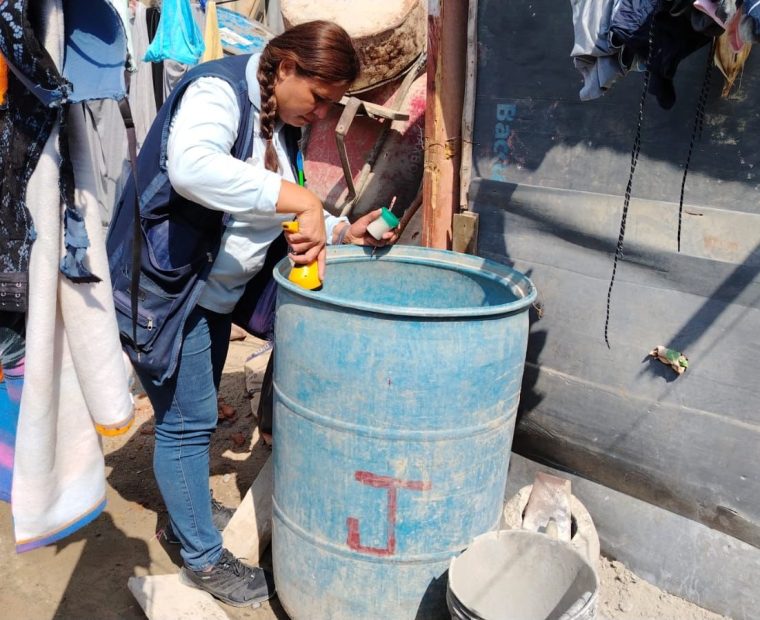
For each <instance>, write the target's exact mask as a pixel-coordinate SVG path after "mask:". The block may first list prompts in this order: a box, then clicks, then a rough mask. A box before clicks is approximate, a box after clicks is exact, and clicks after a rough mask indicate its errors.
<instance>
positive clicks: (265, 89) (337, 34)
mask: <svg viewBox="0 0 760 620" xmlns="http://www.w3.org/2000/svg"><path fill="white" fill-rule="evenodd" d="M285 59H289V60H291V61H293V63H295V66H296V71H297V72H298V74H299V75H301V76H304V77H308V78H314V79H317V80H320V81H323V82H327V83H329V84H342V83H345V84H350V83H351V82H353V81H354V80H356V78H357V77H358V76H359V56H358V55H357V53H356V50H355V49H354V45H353V43H352V42H351V37H350V36H348V33H347V32H346V31H345V30H344V29H343V28H341V27H340V26H338V25H337V24H335V23H333V22H328V21H322V20H318V21H311V22H305V23H303V24H298V25H297V26H293V27H292V28H289V29H288V30H286V31H285V32H283V33H282V34H281V35H278V36H276V37H275V38H273V39H272V40H271V41H269V43H268V44H267V46H266V47H265V48H264V51H263V52H262V53H261V59H260V60H259V70H258V73H257V74H256V77H257V79H258V81H259V88H260V89H261V114H260V125H261V127H260V131H261V137H262V138H264V139H265V140H266V143H267V146H266V152H265V155H264V166H265V167H266V169H267V170H272V171H273V172H277V171H278V170H279V164H278V161H277V153H276V152H275V149H274V144H272V137H273V135H274V125H275V122H276V120H277V99H276V98H275V95H274V86H275V80H276V77H277V68H278V67H279V66H280V62H282V61H283V60H285Z"/></svg>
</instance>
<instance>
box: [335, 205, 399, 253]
mask: <svg viewBox="0 0 760 620" xmlns="http://www.w3.org/2000/svg"><path fill="white" fill-rule="evenodd" d="M382 212H383V210H382V209H375V210H374V211H370V212H369V213H367V215H363V216H362V217H360V218H359V219H358V220H356V221H355V222H354V223H353V224H351V226H350V228H349V229H348V232H347V233H346V236H345V237H344V239H343V242H344V243H353V244H354V245H371V246H374V247H376V248H381V247H383V246H386V245H392V244H394V243H396V241H398V234H399V233H398V229H397V228H393V229H391V230H389V231H388V232H386V233H384V234H383V236H382V238H381V239H380V240H378V239H375V238H374V237H373V236H372V235H370V234H369V233H368V232H367V226H369V225H370V223H371V222H374V221H375V220H376V219H377V218H379V217H380V214H381V213H382Z"/></svg>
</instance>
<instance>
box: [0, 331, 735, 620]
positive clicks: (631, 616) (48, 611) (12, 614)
mask: <svg viewBox="0 0 760 620" xmlns="http://www.w3.org/2000/svg"><path fill="white" fill-rule="evenodd" d="M258 346H259V342H258V341H256V340H255V339H253V338H250V337H249V338H247V339H246V340H245V341H242V342H233V343H231V347H230V354H229V356H228V358H227V364H226V368H225V373H224V377H223V379H222V386H221V392H222V395H223V397H224V399H225V400H226V402H227V403H229V404H230V405H232V406H233V407H235V409H236V411H237V416H236V417H235V419H234V420H229V421H224V422H222V423H220V425H219V428H218V430H217V433H216V435H215V437H214V441H213V444H212V459H211V473H212V476H211V487H212V489H213V491H214V495H215V497H216V498H217V499H219V500H220V501H222V502H223V503H225V504H227V505H229V506H235V505H237V503H238V502H239V501H240V499H241V497H242V496H243V495H244V494H245V491H246V490H247V489H248V487H249V486H250V485H251V482H252V481H253V479H254V478H255V476H256V474H257V472H258V470H259V469H260V468H261V466H262V465H263V463H264V461H265V460H266V458H267V456H268V455H269V451H268V448H266V447H265V446H264V445H263V444H262V443H261V442H260V441H259V437H258V433H257V431H255V424H254V418H253V416H252V414H251V401H250V399H249V398H248V395H247V393H246V389H245V377H244V372H243V364H244V361H245V360H246V358H247V357H248V356H249V355H250V354H251V353H252V352H253V351H254V350H255V349H256V348H258ZM253 402H254V404H255V402H256V401H255V400H254V401H253ZM151 416H152V412H151V409H150V405H149V403H147V401H146V400H145V399H140V398H138V400H137V420H136V424H135V425H134V427H133V429H132V430H131V431H130V432H129V433H128V434H127V435H125V436H122V437H117V438H112V439H107V440H106V441H105V443H104V449H105V452H106V475H107V477H108V508H107V510H106V512H105V513H104V514H103V515H101V516H100V517H99V518H98V519H96V520H95V521H94V522H93V523H91V524H90V525H88V526H87V527H85V528H84V529H82V530H80V531H79V532H77V533H76V534H74V535H73V536H70V537H69V538H67V539H65V540H63V541H62V542H60V543H58V544H56V545H53V546H50V547H47V548H44V549H38V550H35V551H32V552H29V553H26V554H23V555H16V554H15V553H14V551H13V538H12V532H11V514H10V509H9V507H8V506H7V505H6V504H0V562H1V565H2V566H3V568H4V571H3V573H4V574H3V578H2V579H1V580H0V610H1V611H0V617H2V618H4V619H5V620H16V619H19V620H20V619H24V620H29V619H31V620H44V619H47V618H65V619H69V618H70V619H72V620H73V619H77V620H79V619H98V620H111V619H114V620H115V619H125V620H128V619H139V618H144V616H143V614H142V611H141V610H140V607H139V605H138V604H137V603H136V602H135V600H134V599H133V598H132V596H131V594H130V592H129V590H128V589H127V579H128V578H129V577H131V576H132V575H148V574H154V575H158V574H166V573H171V572H176V571H177V569H178V566H179V565H180V557H179V553H178V548H177V547H176V546H173V545H168V544H166V542H165V541H164V540H163V539H162V537H161V535H160V531H161V528H163V526H164V525H165V523H166V512H165V510H164V507H163V504H162V501H161V498H160V495H159V493H158V489H157V487H156V483H155V480H154V478H153V472H152V465H151V462H152V452H153V445H152V444H153V434H152V427H153V424H152V417H151ZM269 561H270V560H269V558H266V557H265V558H264V560H263V562H262V563H263V564H265V565H266V564H267V563H268V562H269ZM600 576H601V581H602V589H601V597H600V603H599V612H600V613H599V617H600V620H601V619H602V618H604V619H606V620H641V619H651V620H655V619H656V620H660V619H683V620H713V619H717V618H721V616H719V615H717V614H713V613H710V612H708V611H705V610H703V609H701V608H699V607H697V606H695V605H692V604H691V603H688V602H686V601H684V600H682V599H679V598H676V597H674V596H671V595H669V594H667V593H665V592H663V591H661V590H659V589H657V588H656V587H654V586H653V585H651V584H649V583H647V582H645V581H644V580H642V579H639V578H638V577H636V576H635V575H634V574H632V573H631V572H630V571H628V570H626V568H625V567H624V566H623V565H622V564H620V563H619V562H614V561H610V560H607V559H605V558H603V559H602V562H601V569H600ZM224 610H225V612H226V613H227V614H228V615H229V616H230V618H233V619H242V618H252V619H257V620H265V619H266V620H269V619H272V618H274V619H279V620H286V619H287V615H286V614H285V613H284V611H283V610H282V608H281V607H280V606H279V604H278V602H277V600H276V599H274V600H273V601H272V602H271V603H267V604H264V605H262V606H261V607H260V608H258V609H256V610H253V609H250V608H249V609H242V610H240V609H234V608H232V607H227V606H224Z"/></svg>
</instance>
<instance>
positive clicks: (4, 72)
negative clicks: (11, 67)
mask: <svg viewBox="0 0 760 620" xmlns="http://www.w3.org/2000/svg"><path fill="white" fill-rule="evenodd" d="M7 93H8V63H7V62H5V56H3V55H2V54H0V106H3V105H5V95H6V94H7Z"/></svg>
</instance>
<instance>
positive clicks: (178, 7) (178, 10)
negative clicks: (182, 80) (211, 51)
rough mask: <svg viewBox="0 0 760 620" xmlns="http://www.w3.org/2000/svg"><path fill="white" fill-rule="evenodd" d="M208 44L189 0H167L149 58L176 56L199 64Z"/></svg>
mask: <svg viewBox="0 0 760 620" xmlns="http://www.w3.org/2000/svg"><path fill="white" fill-rule="evenodd" d="M204 49H205V47H204V45H203V38H202V37H201V33H200V30H199V29H198V25H197V24H196V23H195V20H194V19H193V14H192V10H191V8H190V1H189V0H163V2H162V4H161V19H160V21H159V22H158V30H157V31H156V36H155V37H154V38H153V41H152V42H151V44H150V47H148V51H147V52H146V54H145V60H148V61H150V62H161V61H162V60H166V59H172V60H176V61H177V62H181V63H184V64H186V65H194V64H197V63H198V60H199V59H200V57H201V55H202V54H203V51H204Z"/></svg>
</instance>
